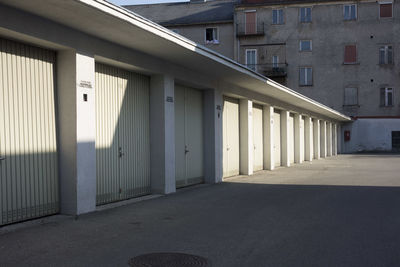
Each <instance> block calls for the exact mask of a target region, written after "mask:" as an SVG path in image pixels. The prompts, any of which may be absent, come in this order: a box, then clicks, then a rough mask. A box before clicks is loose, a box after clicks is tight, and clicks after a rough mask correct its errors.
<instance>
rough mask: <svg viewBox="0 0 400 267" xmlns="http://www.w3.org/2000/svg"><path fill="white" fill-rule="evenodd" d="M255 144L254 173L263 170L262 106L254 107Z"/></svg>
mask: <svg viewBox="0 0 400 267" xmlns="http://www.w3.org/2000/svg"><path fill="white" fill-rule="evenodd" d="M253 144H254V158H253V160H254V164H253V169H254V171H260V170H262V169H263V165H264V160H263V151H264V148H263V110H262V106H258V105H254V106H253Z"/></svg>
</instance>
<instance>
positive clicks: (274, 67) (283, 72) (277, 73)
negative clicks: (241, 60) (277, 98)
mask: <svg viewBox="0 0 400 267" xmlns="http://www.w3.org/2000/svg"><path fill="white" fill-rule="evenodd" d="M246 66H247V67H248V68H249V69H252V70H255V71H257V72H258V73H260V74H263V75H264V76H267V77H286V76H287V63H278V64H274V63H266V64H253V65H248V64H247V65H246Z"/></svg>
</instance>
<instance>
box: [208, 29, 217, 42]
mask: <svg viewBox="0 0 400 267" xmlns="http://www.w3.org/2000/svg"><path fill="white" fill-rule="evenodd" d="M206 44H219V41H218V29H217V28H206Z"/></svg>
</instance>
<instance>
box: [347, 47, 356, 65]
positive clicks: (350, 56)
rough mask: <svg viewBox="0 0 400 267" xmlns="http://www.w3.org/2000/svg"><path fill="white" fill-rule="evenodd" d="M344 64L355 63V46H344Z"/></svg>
mask: <svg viewBox="0 0 400 267" xmlns="http://www.w3.org/2000/svg"><path fill="white" fill-rule="evenodd" d="M344 63H345V64H354V63H357V46H356V45H346V46H345V47H344Z"/></svg>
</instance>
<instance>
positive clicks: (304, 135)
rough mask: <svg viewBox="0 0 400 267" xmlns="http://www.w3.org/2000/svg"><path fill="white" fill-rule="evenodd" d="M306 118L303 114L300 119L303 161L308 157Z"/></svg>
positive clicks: (301, 155) (301, 156)
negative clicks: (306, 148)
mask: <svg viewBox="0 0 400 267" xmlns="http://www.w3.org/2000/svg"><path fill="white" fill-rule="evenodd" d="M304 126H305V118H304V117H303V116H302V117H301V120H300V160H301V161H303V160H304V159H305V158H306V150H305V145H306V127H304Z"/></svg>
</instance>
